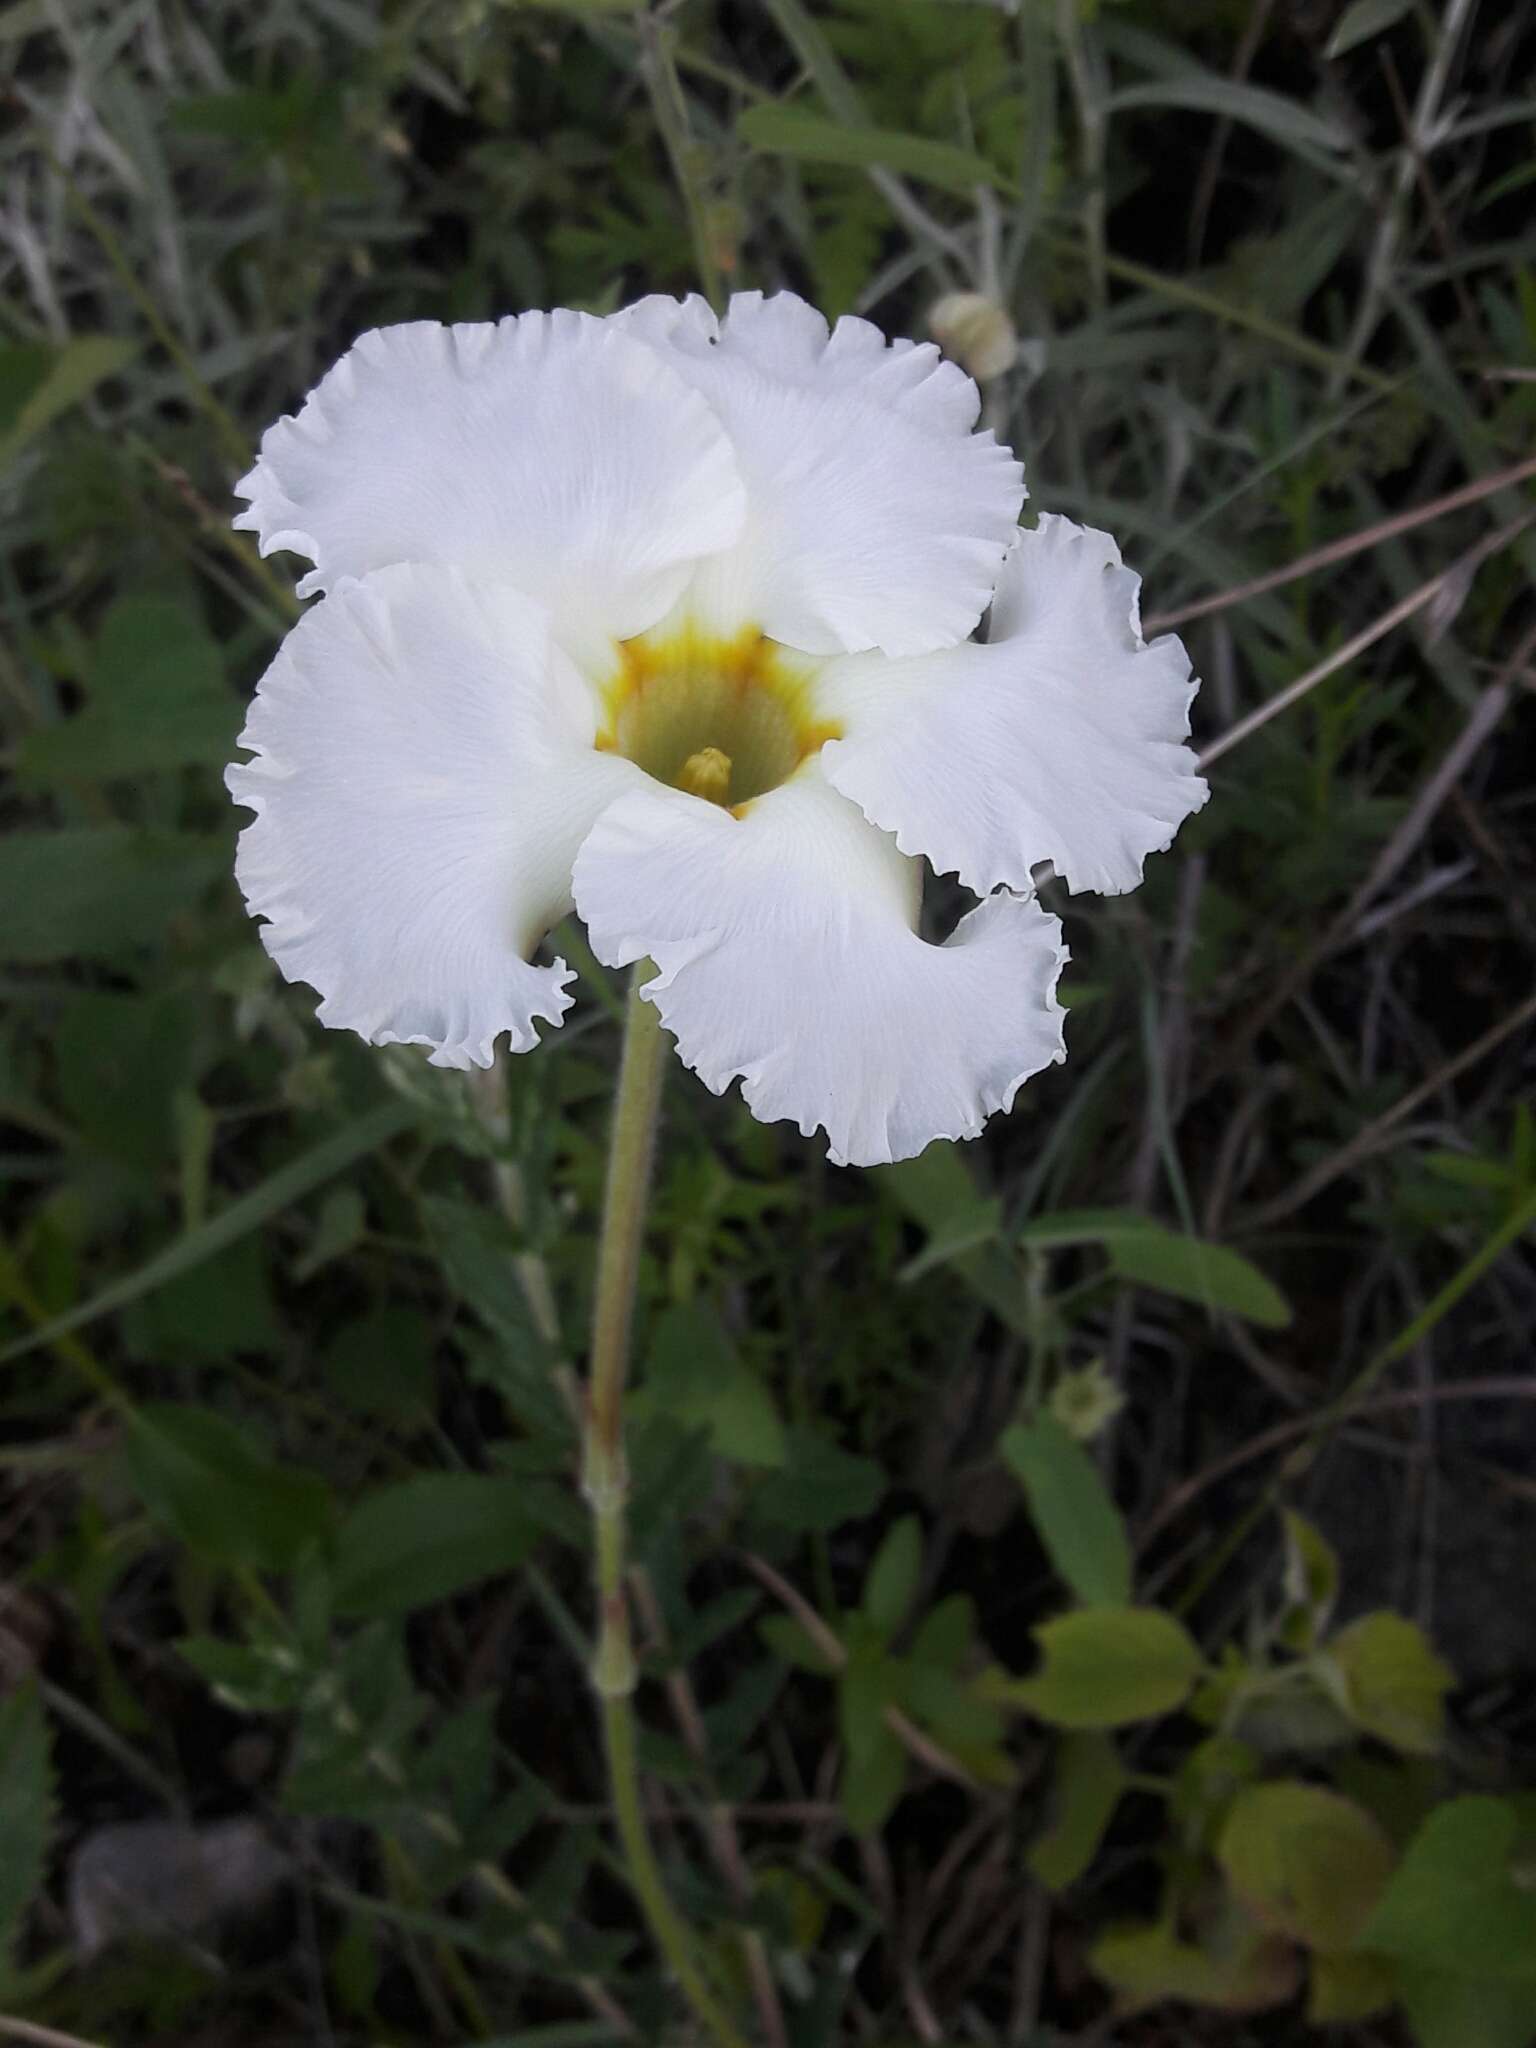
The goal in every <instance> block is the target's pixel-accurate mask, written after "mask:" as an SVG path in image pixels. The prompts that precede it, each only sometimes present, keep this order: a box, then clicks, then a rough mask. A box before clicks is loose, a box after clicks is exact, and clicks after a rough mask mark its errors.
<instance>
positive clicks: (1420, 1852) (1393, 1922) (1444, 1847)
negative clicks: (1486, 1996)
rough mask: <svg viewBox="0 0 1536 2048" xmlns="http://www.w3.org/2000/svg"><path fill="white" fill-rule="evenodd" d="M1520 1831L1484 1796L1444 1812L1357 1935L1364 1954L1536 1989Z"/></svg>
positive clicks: (1514, 1819) (1534, 1912) (1532, 1904)
mask: <svg viewBox="0 0 1536 2048" xmlns="http://www.w3.org/2000/svg"><path fill="white" fill-rule="evenodd" d="M1519 1836H1520V1822H1519V1818H1518V1815H1517V1814H1516V1812H1515V1809H1514V1807H1513V1806H1512V1805H1511V1804H1510V1803H1509V1801H1508V1800H1505V1799H1494V1798H1490V1797H1486V1796H1484V1795H1481V1794H1476V1795H1470V1796H1468V1797H1466V1798H1462V1799H1451V1800H1447V1801H1446V1803H1445V1804H1444V1805H1443V1806H1438V1807H1436V1809H1435V1810H1434V1812H1433V1813H1431V1814H1430V1816H1429V1818H1428V1819H1427V1820H1426V1821H1425V1823H1424V1825H1423V1827H1421V1828H1420V1830H1419V1832H1418V1833H1417V1835H1415V1836H1414V1838H1413V1840H1412V1841H1411V1842H1410V1843H1409V1845H1408V1847H1407V1849H1406V1850H1405V1851H1404V1852H1403V1858H1402V1861H1401V1863H1399V1865H1398V1867H1397V1871H1396V1873H1395V1874H1394V1876H1393V1879H1392V1882H1391V1883H1390V1884H1389V1885H1388V1886H1387V1888H1386V1891H1385V1892H1384V1894H1383V1895H1382V1897H1381V1899H1380V1900H1379V1902H1378V1903H1377V1905H1376V1908H1375V1911H1374V1912H1373V1913H1372V1914H1371V1916H1370V1918H1369V1920H1368V1921H1367V1922H1366V1924H1365V1926H1364V1927H1363V1928H1362V1929H1361V1931H1360V1941H1359V1945H1360V1947H1361V1948H1365V1949H1374V1950H1377V1951H1379V1953H1381V1954H1382V1955H1388V1956H1396V1957H1398V1958H1399V1959H1400V1960H1401V1961H1402V1962H1404V1963H1409V1964H1413V1965H1416V1966H1418V1967H1420V1968H1422V1969H1425V1970H1429V1971H1445V1972H1447V1973H1449V1974H1451V1975H1455V1976H1465V1977H1471V1978H1475V1979H1478V1980H1481V1981H1483V1982H1492V1981H1498V1980H1504V1979H1509V1980H1517V1981H1519V1982H1521V1983H1523V1984H1527V1985H1530V1986H1532V1987H1536V1891H1533V1890H1532V1889H1531V1887H1530V1885H1529V1884H1528V1883H1522V1882H1520V1881H1519V1879H1518V1878H1517V1876H1516V1874H1515V1871H1514V1868H1513V1857H1514V1853H1515V1846H1516V1843H1517V1841H1518V1839H1519Z"/></svg>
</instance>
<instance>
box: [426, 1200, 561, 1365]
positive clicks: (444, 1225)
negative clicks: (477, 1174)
mask: <svg viewBox="0 0 1536 2048" xmlns="http://www.w3.org/2000/svg"><path fill="white" fill-rule="evenodd" d="M422 1210H423V1212H424V1214H425V1216H426V1219H427V1225H428V1228H429V1229H430V1231H431V1233H432V1242H433V1244H434V1246H435V1247H436V1249H437V1255H438V1257H439V1258H440V1259H441V1260H442V1264H443V1271H444V1273H445V1274H446V1276H447V1280H448V1284H449V1286H450V1287H451V1288H452V1289H453V1291H454V1293H455V1294H456V1295H458V1297H459V1299H460V1300H461V1301H464V1302H467V1303H468V1304H469V1306H470V1307H471V1308H472V1309H473V1310H474V1311H475V1313H476V1315H478V1316H479V1317H480V1318H481V1320H482V1321H483V1322H484V1323H485V1325H486V1327H487V1329H489V1330H490V1331H491V1332H492V1334H493V1335H494V1336H496V1337H497V1338H499V1339H500V1341H501V1342H502V1343H503V1344H506V1345H509V1346H511V1347H512V1348H513V1349H514V1350H516V1351H518V1352H520V1353H522V1354H523V1355H524V1356H526V1357H528V1358H532V1359H538V1360H540V1361H542V1360H545V1359H546V1358H547V1357H548V1353H549V1346H548V1344H547V1343H546V1342H545V1340H544V1337H543V1335H542V1333H541V1331H540V1329H539V1326H538V1323H537V1321H536V1320H535V1318H534V1313H533V1310H532V1309H531V1308H530V1307H529V1305H528V1297H527V1295H526V1294H525V1293H524V1291H523V1284H522V1281H521V1280H520V1279H519V1278H518V1275H517V1263H516V1262H517V1253H518V1249H519V1248H518V1245H517V1243H516V1241H515V1239H514V1238H513V1236H512V1233H511V1231H510V1230H509V1228H508V1227H507V1224H506V1222H505V1220H504V1219H503V1218H502V1217H501V1216H500V1215H499V1214H498V1213H496V1212H495V1211H493V1210H490V1209H486V1208H483V1207H481V1206H479V1205H478V1204H476V1203H473V1202H464V1201H460V1200H459V1199H458V1198H457V1197H455V1196H453V1195H428V1196H427V1197H426V1199H425V1200H424V1201H423V1203H422Z"/></svg>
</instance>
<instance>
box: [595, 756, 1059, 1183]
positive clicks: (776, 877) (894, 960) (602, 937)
mask: <svg viewBox="0 0 1536 2048" xmlns="http://www.w3.org/2000/svg"><path fill="white" fill-rule="evenodd" d="M920 886H921V872H920V870H919V868H918V867H917V864H916V863H915V862H911V861H908V860H906V859H904V858H903V857H902V855H901V854H900V853H899V852H898V851H897V849H896V847H895V846H894V844H893V843H892V842H891V840H890V839H889V838H887V837H886V836H885V835H884V834H883V833H880V832H876V831H875V830H874V829H873V827H871V826H870V825H869V824H868V823H867V822H866V821H865V820H864V819H863V818H862V817H861V816H860V815H859V813H858V811H857V810H856V809H855V808H854V807H853V805H852V804H850V803H848V802H847V801H846V800H845V799H844V798H842V797H840V796H838V795H837V794H836V792H835V791H833V790H832V789H830V788H829V787H828V786H827V784H826V783H825V782H824V781H823V780H822V779H821V777H820V776H819V775H818V774H817V773H816V772H815V770H814V768H807V769H805V770H802V771H801V773H800V774H799V775H797V776H795V777H794V778H793V779H792V780H791V781H789V782H787V783H785V784H783V785H782V786H781V787H780V788H778V789H776V790H774V791H772V792H771V793H770V794H769V795H767V796H764V797H760V798H759V799H758V800H757V801H756V802H755V803H753V804H751V805H750V806H749V807H748V809H747V810H746V812H745V814H744V816H742V817H740V818H736V817H733V816H732V815H731V814H730V813H729V812H728V811H724V810H721V809H719V808H717V807H716V806H714V805H712V804H707V803H701V802H699V801H697V800H696V799H694V798H692V797H687V796H683V795H681V794H679V793H678V792H677V791H674V790H666V789H662V788H660V787H658V786H657V785H654V784H652V785H649V786H648V787H647V788H645V789H644V790H642V791H639V792H637V793H636V794H634V795H631V796H625V797H623V798H621V799H620V800H619V801H618V802H617V803H615V804H614V805H613V806H612V807H611V808H610V809H608V810H607V811H605V812H604V813H603V815H602V817H601V818H600V819H599V820H598V822H597V824H596V825H595V826H594V827H593V830H592V832H591V835H590V836H589V838H588V839H587V841H586V843H585V845H584V846H583V847H582V849H581V852H580V854H579V855H578V856H577V860H576V872H575V883H574V887H575V895H576V904H577V908H578V909H579V910H580V912H581V914H582V916H583V917H584V918H585V919H586V921H587V930H588V932H589V934H590V936H591V940H592V945H593V948H594V950H595V951H596V953H597V954H598V957H599V958H600V959H602V960H605V961H607V962H608V963H609V965H610V966H614V967H621V966H625V965H627V964H628V963H629V962H631V961H634V960H640V959H644V958H646V957H647V956H649V958H651V959H652V960H654V961H655V963H656V965H657V967H658V969H659V970H660V972H659V973H658V974H657V975H656V977H655V978H654V979H653V980H651V981H650V982H648V983H647V984H646V985H645V991H644V992H645V994H646V996H647V997H648V999H649V1000H650V1001H652V1002H654V1003H655V1005H656V1007H657V1009H658V1010H659V1011H660V1012H661V1017H662V1021H663V1022H664V1023H665V1025H666V1026H667V1029H668V1030H669V1031H672V1032H674V1033H675V1034H676V1037H677V1045H678V1051H679V1053H680V1054H681V1055H682V1058H683V1059H684V1061H685V1062H686V1063H687V1064H688V1065H689V1066H690V1067H692V1068H694V1069H695V1071H696V1072H697V1073H698V1074H699V1075H700V1076H701V1077H702V1079H703V1080H704V1081H705V1082H706V1083H707V1084H708V1086H709V1087H710V1088H712V1089H713V1090H714V1091H715V1093H716V1094H717V1095H718V1094H721V1093H723V1091H724V1090H725V1089H726V1088H727V1087H728V1086H729V1085H730V1083H731V1081H732V1080H734V1079H735V1078H736V1077H737V1076H738V1075H739V1076H740V1077H741V1082H742V1094H743V1095H744V1096H745V1098H746V1101H747V1104H748V1106H749V1108H750V1109H751V1110H752V1112H753V1114H754V1115H755V1116H757V1117H758V1118H760V1119H761V1120H762V1121H763V1122H765V1123H771V1122H773V1121H775V1120H776V1119H778V1118H780V1117H788V1118H790V1119H791V1120H792V1121H793V1122H795V1123H796V1124H798V1125H799V1127H800V1129H801V1130H802V1131H803V1132H804V1133H805V1134H806V1135H807V1136H810V1134H811V1133H812V1132H813V1131H814V1130H815V1129H816V1128H817V1126H818V1125H819V1126H820V1127H821V1128H822V1129H824V1130H825V1131H826V1133H827V1137H828V1139H829V1141H830V1152H831V1157H832V1158H833V1159H834V1160H835V1161H836V1162H837V1163H838V1164H847V1163H852V1164H854V1165H859V1166H872V1165H878V1164H881V1163H884V1162H887V1161H889V1160H893V1159H905V1158H909V1157H911V1156H912V1155H913V1154H915V1153H918V1152H921V1151H922V1149H923V1147H924V1146H925V1145H927V1144H928V1143H929V1142H930V1141H931V1140H932V1139H934V1138H971V1137H975V1136H976V1134H977V1133H978V1132H979V1131H980V1129H981V1127H982V1124H983V1122H984V1121H985V1119H986V1118H987V1117H988V1116H989V1115H990V1114H991V1113H992V1112H993V1111H994V1110H997V1109H1007V1108H1008V1107H1009V1106H1010V1105H1011V1103H1012V1101H1013V1097H1014V1093H1015V1091H1016V1090H1017V1089H1018V1087H1019V1085H1020V1084H1021V1083H1022V1082H1023V1081H1025V1080H1027V1079H1028V1078H1029V1076H1030V1075H1031V1074H1035V1073H1038V1072H1039V1071H1040V1069H1041V1068H1042V1067H1045V1066H1049V1065H1050V1064H1051V1063H1052V1062H1053V1061H1055V1060H1059V1059H1062V1058H1063V1057H1064V1056H1065V1054H1064V1047H1063V1043H1062V1012H1061V1009H1060V1006H1059V1005H1058V1003H1057V1001H1056V995H1055V989H1056V981H1057V977H1058V975H1059V973H1060V970H1061V966H1062V963H1063V962H1064V961H1065V959H1066V957H1067V956H1066V951H1065V949H1064V947H1063V946H1062V944H1061V927H1060V925H1059V923H1058V922H1057V920H1056V919H1055V918H1054V917H1049V916H1047V915H1046V913H1045V912H1044V911H1043V910H1042V909H1041V908H1040V906H1039V904H1038V902H1036V901H1035V900H1033V899H1028V900H1023V899H1020V898H1018V897H1016V896H1010V895H998V896H993V897H989V898H988V899H987V900H986V901H985V902H984V903H982V904H981V905H980V907H979V908H978V909H976V910H973V911H972V912H971V913H970V915H969V916H968V917H966V918H964V919H963V920H962V921H961V923H960V924H959V926H958V927H957V928H956V930H955V932H954V934H953V935H952V937H951V938H950V939H949V940H948V942H947V943H946V944H944V945H942V946H933V945H929V944H927V943H926V942H925V941H924V940H922V939H920V938H919V937H918V936H917V933H916V932H915V930H914V929H913V926H914V923H915V920H916V912H917V898H918V892H919V889H920Z"/></svg>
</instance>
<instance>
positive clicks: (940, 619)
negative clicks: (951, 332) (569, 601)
mask: <svg viewBox="0 0 1536 2048" xmlns="http://www.w3.org/2000/svg"><path fill="white" fill-rule="evenodd" d="M615 321H616V323H618V324H621V325H622V326H623V327H624V328H625V330H626V331H628V332H629V333H631V334H634V335H640V336H643V337H644V338H645V340H646V341H647V342H649V343H650V344H651V345H652V346H653V347H655V348H656V349H657V350H659V351H661V352H663V353H665V354H666V356H667V358H668V360H669V361H670V362H672V363H674V364H675V365H676V366H677V368H678V369H679V370H680V371H681V372H682V374H683V375H684V376H685V377H686V378H687V379H688V380H689V381H690V382H691V383H693V384H694V385H695V386H696V387H697V388H698V389H699V390H700V391H701V392H702V393H703V394H704V396H705V397H706V398H707V399H708V400H709V402H710V404H711V406H713V408H714V409H715V411H716V412H717V413H718V415H719V417H720V419H721V420H722V421H723V422H724V424H725V427H726V430H727V432H728V433H729V435H730V438H731V441H732V444H733V446H734V448H735V451H736V458H737V461H738V463H739V464H740V468H741V473H742V477H743V479H744V481H745V483H746V487H747V504H748V518H747V524H746V527H745V528H744V530H743V532H742V535H741V537H740V539H739V540H738V541H737V543H736V545H735V546H734V547H733V548H732V549H730V550H729V551H727V552H726V553H725V554H723V555H720V556H716V557H713V558H711V560H710V561H709V562H708V563H706V564H704V565H702V567H701V572H700V575H699V576H698V578H696V579H695V584H694V587H693V591H692V592H690V597H691V598H692V597H693V596H695V595H696V596H697V601H698V606H699V609H700V611H701V612H702V613H704V614H705V615H706V616H711V617H714V618H717V619H720V620H722V621H728V620H729V619H730V618H731V617H732V616H734V618H735V620H736V621H737V622H738V623H739V622H740V620H741V619H743V618H746V619H751V620H753V621H755V622H756V623H757V624H759V625H760V626H761V627H762V628H763V630H764V631H765V632H766V633H767V634H768V635H769V636H770V637H771V638H772V639H775V640H780V641H783V642H785V643H786V644H787V645H789V646H791V647H798V648H802V649H804V650H805V651H806V652H808V653H811V654H836V653H840V652H850V653H852V652H857V651H859V650H861V649H865V648H879V649H881V650H882V651H883V652H884V653H887V654H920V653H927V652H929V651H930V650H931V649H934V648H937V647H948V646H952V645H953V644H954V643H955V642H956V641H958V640H963V639H964V638H965V636H966V635H967V634H968V633H969V632H970V631H971V629H972V628H973V627H974V626H975V624H976V621H977V619H978V618H980V616H981V614H982V611H983V610H984V609H985V607H986V605H987V603H988V601H989V599H990V598H991V595H992V587H993V584H994V583H995V582H996V580H997V574H998V571H999V569H1000V568H1001V566H1002V561H1003V557H1004V555H1005V553H1006V552H1007V548H1008V544H1009V541H1010V540H1011V538H1012V536H1013V533H1014V530H1015V522H1016V521H1017V518H1018V512H1019V506H1020V504H1021V502H1022V500H1023V495H1024V472H1023V470H1022V468H1021V467H1020V465H1019V464H1018V463H1017V462H1016V461H1015V460H1014V458H1013V456H1012V454H1011V453H1010V452H1009V450H1008V449H1006V448H1003V447H1000V446H999V445H998V443H997V441H996V439H995V438H994V437H993V435H992V434H991V433H983V434H976V433H972V431H971V429H972V428H973V427H974V425H975V423H976V416H977V412H978V410H979V407H980V399H979V397H978V394H977V391H976V386H975V385H974V384H973V383H972V382H971V380H970V378H969V377H967V376H966V374H965V373H964V371H963V370H961V369H959V368H958V367H957V366H956V365H955V364H954V363H950V362H946V361H945V360H944V358H943V357H942V356H941V355H940V354H939V351H938V350H937V348H935V347H934V345H933V344H932V343H931V342H910V341H898V342H892V343H889V344H887V342H886V340H885V337H884V336H883V335H882V334H881V333H880V330H879V329H878V328H876V327H872V326H871V325H870V324H869V323H868V321H865V320H854V319H843V320H839V321H838V323H837V325H836V327H835V328H833V329H832V331H831V333H830V335H829V333H828V331H827V323H826V322H825V320H823V319H822V317H821V315H820V314H819V313H818V312H816V311H815V310H814V309H813V308H812V307H810V306H808V305H806V304H805V302H804V300H802V299H798V298H796V297H795V296H794V295H793V293H789V292H781V293H780V294H778V296H776V297H774V298H771V299H765V298H764V297H763V296H762V294H761V293H760V292H742V293H739V294H738V295H737V296H736V297H735V298H733V299H732V300H731V303H730V307H729V309H728V311H727V313H726V315H725V318H724V319H723V320H722V321H719V322H718V323H717V322H716V320H715V317H714V315H713V314H712V313H711V312H710V311H709V309H708V307H707V306H705V305H704V303H703V302H702V300H699V299H689V300H686V301H683V302H682V303H679V302H678V301H677V300H675V299H645V300H642V301H641V302H640V303H639V304H638V305H637V306H634V307H631V308H630V309H629V310H628V311H627V312H625V313H622V314H618V315H616V316H615Z"/></svg>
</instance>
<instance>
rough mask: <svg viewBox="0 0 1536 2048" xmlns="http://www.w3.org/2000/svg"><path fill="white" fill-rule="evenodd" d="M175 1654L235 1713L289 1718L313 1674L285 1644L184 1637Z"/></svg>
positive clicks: (215, 1637) (211, 1637) (214, 1637)
mask: <svg viewBox="0 0 1536 2048" xmlns="http://www.w3.org/2000/svg"><path fill="white" fill-rule="evenodd" d="M176 1648H177V1650H178V1651H179V1652H180V1654H181V1655H182V1656H183V1657H184V1658H185V1659H186V1660H187V1662H188V1663H189V1664H190V1665H191V1666H192V1669H193V1670H194V1671H195V1672H196V1673H197V1674H198V1676H199V1677H200V1678H203V1679H206V1681H207V1683H208V1685H209V1687H210V1688H211V1690H212V1692H213V1694H214V1697H215V1698H216V1699H218V1700H221V1701H222V1702H223V1703H224V1705H225V1706H227V1707H232V1708H233V1709H234V1711H235V1712H236V1713H237V1714H285V1713H287V1712H289V1710H290V1709H291V1708H293V1707H296V1706H297V1705H298V1704H299V1701H300V1700H301V1699H302V1697H303V1695H304V1691H305V1689H306V1687H307V1686H308V1685H309V1683H310V1680H311V1674H310V1672H309V1671H308V1670H306V1668H305V1666H304V1664H303V1662H302V1661H301V1660H300V1659H299V1658H298V1657H296V1656H295V1655H294V1654H293V1652H292V1651H291V1650H290V1649H288V1648H287V1647H286V1646H284V1647H282V1648H281V1649H278V1648H276V1647H272V1648H268V1647H266V1646H258V1645H256V1644H252V1643H227V1642H225V1641H224V1640H223V1639H222V1637H219V1636H183V1637H182V1639H181V1641H180V1642H179V1643H178V1644H177V1645H176Z"/></svg>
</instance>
